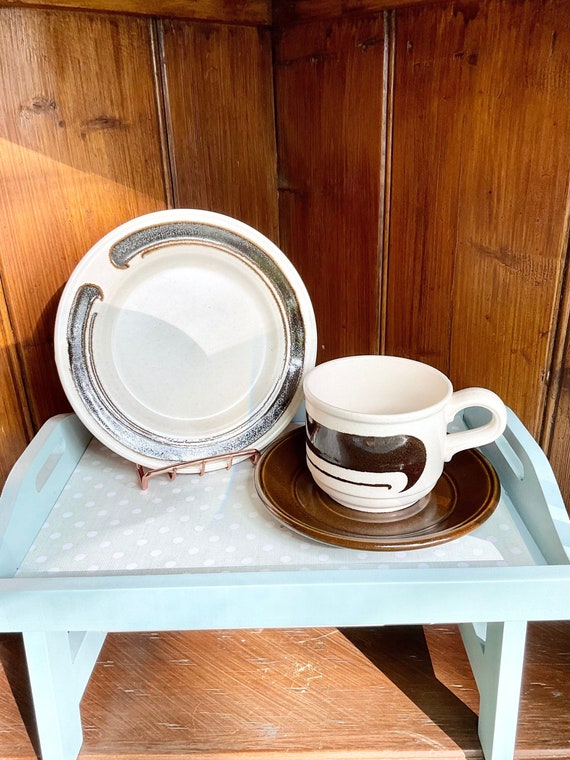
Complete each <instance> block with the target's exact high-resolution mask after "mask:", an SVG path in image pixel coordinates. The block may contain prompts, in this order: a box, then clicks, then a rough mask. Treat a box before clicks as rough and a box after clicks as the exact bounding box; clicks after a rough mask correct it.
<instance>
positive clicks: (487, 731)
mask: <svg viewBox="0 0 570 760" xmlns="http://www.w3.org/2000/svg"><path fill="white" fill-rule="evenodd" d="M460 631H461V636H462V638H463V643H464V644H465V649H466V651H467V655H468V657H469V661H470V663H471V667H472V669H473V675H474V676H475V680H476V682H477V687H478V689H479V695H480V707H479V740H480V741H481V747H482V749H483V754H484V756H485V760H509V758H512V757H513V756H514V751H515V742H516V733H517V723H518V713H519V703H520V694H521V686H522V674H523V665H524V653H525V641H526V621H509V622H507V623H488V624H487V625H482V626H480V625H478V624H464V625H461V626H460Z"/></svg>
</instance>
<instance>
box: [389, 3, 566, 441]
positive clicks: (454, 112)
mask: <svg viewBox="0 0 570 760" xmlns="http://www.w3.org/2000/svg"><path fill="white" fill-rule="evenodd" d="M462 9H463V10H462ZM568 23H569V8H568V5H567V4H565V3H564V2H563V0H552V1H550V0H545V1H544V2H540V3H532V2H529V1H528V0H527V1H526V2H523V3H516V4H515V3H506V2H502V3H501V2H497V3H492V4H481V5H479V6H477V5H475V4H470V5H469V6H466V5H465V6H462V5H460V4H459V3H458V4H456V5H449V6H447V7H443V8H434V7H432V8H425V9H421V10H417V9H416V10H412V9H410V10H405V11H404V10H403V11H401V12H400V13H399V14H398V18H397V30H398V31H397V54H396V91H395V103H394V124H395V127H394V157H393V175H392V176H393V185H392V219H391V230H392V235H391V241H390V259H389V283H388V293H389V296H388V298H389V302H388V325H387V350H388V351H389V352H392V353H398V354H403V355H408V356H414V357H416V358H419V359H423V360H425V361H431V362H432V363H434V364H436V366H439V367H440V368H441V369H443V370H444V371H448V372H449V373H450V374H451V376H452V379H453V380H454V382H455V384H456V385H457V386H458V387H459V386H462V385H472V384H479V385H486V386H489V387H492V388H493V389H495V390H496V391H497V392H499V393H500V394H501V395H502V396H503V397H504V398H505V400H506V402H507V403H508V404H510V405H511V406H512V407H513V408H514V409H515V411H517V413H518V414H519V415H521V417H522V418H523V420H524V422H525V423H526V424H527V425H528V426H529V427H530V429H531V430H532V432H533V433H534V434H535V435H536V434H537V433H538V432H539V430H540V425H541V421H542V413H543V408H544V402H545V382H546V376H547V372H548V369H549V361H550V356H551V350H552V342H553V338H554V331H555V330H554V328H555V316H556V308H557V304H558V300H559V296H560V292H559V291H560V281H561V274H562V270H563V266H564V242H563V230H564V215H565V210H564V209H565V198H566V193H567V188H568V177H569V168H570V167H569V145H570V143H569V140H568V137H569V135H570V111H569V109H568V83H569V81H570V79H569V74H570V70H569V61H568V56H567V51H568Z"/></svg>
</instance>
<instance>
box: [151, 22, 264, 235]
mask: <svg viewBox="0 0 570 760" xmlns="http://www.w3.org/2000/svg"><path fill="white" fill-rule="evenodd" d="M162 30H163V31H162V42H163V55H162V57H163V61H164V82H165V92H166V94H167V114H168V119H169V131H170V146H171V164H172V168H173V184H174V199H175V205H176V206H179V207H190V208H205V209H208V210H210V211H219V212H221V213H224V214H228V215H230V216H233V217H236V218H238V219H241V220H242V221H244V222H246V223H248V224H250V225H252V226H253V227H255V228H256V229H258V230H260V232H263V233H264V234H265V235H267V236H268V237H269V238H271V239H272V240H273V241H274V242H278V215H277V175H276V160H275V152H276V148H275V125H274V120H273V79H272V66H271V40H270V36H269V32H268V31H267V30H264V29H255V28H251V27H238V26H228V25H215V24H196V23H184V22H178V21H173V20H166V21H164V22H163V24H162Z"/></svg>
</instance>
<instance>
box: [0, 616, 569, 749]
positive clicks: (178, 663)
mask: <svg viewBox="0 0 570 760" xmlns="http://www.w3.org/2000/svg"><path fill="white" fill-rule="evenodd" d="M0 665H1V670H0V758H1V760H33V759H34V758H35V757H36V755H35V753H34V743H35V741H36V740H35V737H34V732H33V719H32V713H31V703H30V696H29V692H28V687H27V681H26V671H25V665H24V659H23V654H22V644H21V640H20V638H19V636H17V635H2V636H0ZM477 710H478V693H477V690H476V688H475V684H474V682H473V678H472V675H471V671H470V668H469V665H468V662H467V659H466V656H465V653H464V650H463V647H462V644H461V640H460V638H459V634H458V632H457V630H456V629H455V628H454V627H453V626H446V627H442V626H430V627H426V628H419V627H406V628H400V627H398V628H396V627H389V628H375V629H350V630H342V631H338V630H335V629H309V630H301V629H293V630H279V631H271V630H247V631H211V632H192V633H156V634H155V633H151V634H112V635H110V636H108V638H107V641H106V643H105V646H104V648H103V650H102V652H101V656H100V658H99V661H98V664H97V666H96V669H95V672H94V674H93V677H92V679H91V681H90V683H89V686H88V688H87V691H86V694H85V697H84V699H83V703H82V715H83V725H84V734H85V742H84V745H83V750H82V753H81V755H80V757H81V758H82V760H85V759H86V758H93V759H95V758H96V759H97V760H111V759H113V760H118V759H120V760H123V759H124V760H137V759H138V758H145V760H182V758H184V759H190V760H215V759H219V760H231V759H234V760H253V759H254V758H255V760H265V759H267V760H276V758H282V760H307V759H308V758H311V760H319V759H321V758H322V759H323V760H341V759H343V758H347V759H348V760H351V759H353V758H363V759H365V760H371V759H372V758H378V759H380V758H381V759H382V760H389V759H390V758H394V760H396V759H399V758H418V759H419V758H421V759H422V760H425V759H426V758H481V757H482V754H481V749H480V746H479V742H478V739H477V731H476V727H477V717H476V714H477ZM30 737H31V739H30ZM516 757H517V758H520V759H523V758H524V760H532V759H535V758H536V759H538V758H570V624H569V623H548V624H533V625H531V626H530V630H529V639H528V650H527V661H526V668H525V679H524V693H523V702H522V707H521V716H520V724H519V736H518V742H517V754H516Z"/></svg>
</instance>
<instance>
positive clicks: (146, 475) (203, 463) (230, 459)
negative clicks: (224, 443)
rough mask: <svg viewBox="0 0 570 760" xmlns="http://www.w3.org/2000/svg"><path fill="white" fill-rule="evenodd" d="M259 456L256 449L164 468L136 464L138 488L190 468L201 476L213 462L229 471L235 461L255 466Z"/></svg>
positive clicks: (144, 489) (173, 476) (171, 476)
mask: <svg viewBox="0 0 570 760" xmlns="http://www.w3.org/2000/svg"><path fill="white" fill-rule="evenodd" d="M260 456H261V454H260V453H259V451H258V450H257V449H243V450H242V451H234V452H232V453H231V454H216V455H215V456H211V457H204V458H203V459H192V460H190V461H188V462H180V463H179V464H177V465H166V466H165V467H157V468H156V469H147V468H145V467H143V466H142V465H140V464H137V474H138V476H139V482H140V486H141V488H142V490H143V491H146V489H147V488H148V481H149V480H150V478H154V477H155V476H156V475H168V477H169V478H170V480H174V478H175V477H176V475H177V474H178V472H181V471H183V470H187V469H189V468H190V467H192V468H194V467H197V468H198V475H203V474H204V473H205V472H206V470H207V467H208V465H209V464H212V463H214V462H223V461H225V462H226V470H229V469H230V468H231V467H232V465H233V464H234V463H236V462H235V460H237V461H238V462H242V461H243V460H244V459H250V460H251V463H252V464H253V465H255V464H256V463H257V462H258V460H259V457H260Z"/></svg>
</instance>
